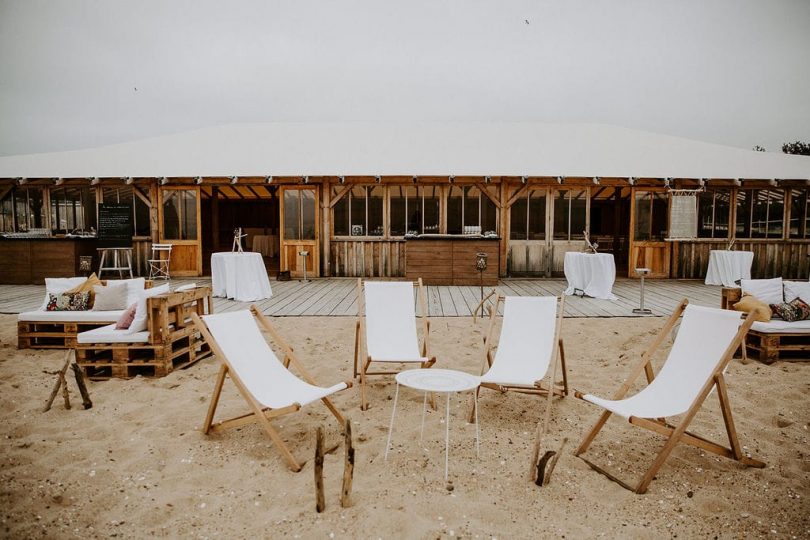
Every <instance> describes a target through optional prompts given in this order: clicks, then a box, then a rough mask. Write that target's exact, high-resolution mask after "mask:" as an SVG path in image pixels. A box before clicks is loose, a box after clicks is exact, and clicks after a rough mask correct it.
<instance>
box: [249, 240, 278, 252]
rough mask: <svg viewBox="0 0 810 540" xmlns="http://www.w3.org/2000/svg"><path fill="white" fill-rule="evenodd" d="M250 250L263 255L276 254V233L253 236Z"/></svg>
mask: <svg viewBox="0 0 810 540" xmlns="http://www.w3.org/2000/svg"><path fill="white" fill-rule="evenodd" d="M252 242H253V243H252V244H251V250H252V251H255V252H256V253H261V254H262V255H264V256H265V257H275V256H276V246H277V245H278V235H275V234H257V235H255V236H254V237H253V240H252Z"/></svg>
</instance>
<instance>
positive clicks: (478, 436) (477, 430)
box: [473, 388, 481, 457]
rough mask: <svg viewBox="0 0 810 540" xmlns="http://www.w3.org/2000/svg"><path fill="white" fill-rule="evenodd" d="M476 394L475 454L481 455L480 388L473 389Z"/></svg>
mask: <svg viewBox="0 0 810 540" xmlns="http://www.w3.org/2000/svg"><path fill="white" fill-rule="evenodd" d="M473 392H474V396H475V455H476V457H481V432H480V428H479V427H478V389H477V388H476V389H475V390H473Z"/></svg>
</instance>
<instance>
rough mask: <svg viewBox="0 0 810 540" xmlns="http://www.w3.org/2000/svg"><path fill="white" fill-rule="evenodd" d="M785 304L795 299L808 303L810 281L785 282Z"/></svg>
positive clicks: (809, 299)
mask: <svg viewBox="0 0 810 540" xmlns="http://www.w3.org/2000/svg"><path fill="white" fill-rule="evenodd" d="M783 283H784V286H785V302H792V301H794V300H795V299H797V298H801V299H802V300H803V301H805V302H807V303H810V281H785V282H783Z"/></svg>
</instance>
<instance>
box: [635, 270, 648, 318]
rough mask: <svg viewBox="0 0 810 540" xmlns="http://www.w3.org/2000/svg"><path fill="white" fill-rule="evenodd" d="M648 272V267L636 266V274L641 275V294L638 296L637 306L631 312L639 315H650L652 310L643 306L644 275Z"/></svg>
mask: <svg viewBox="0 0 810 540" xmlns="http://www.w3.org/2000/svg"><path fill="white" fill-rule="evenodd" d="M649 273H650V269H649V268H636V274H638V275H639V276H640V277H641V296H640V297H639V305H638V308H636V309H634V310H633V313H638V314H640V315H652V310H651V309H647V308H645V307H644V276H646V275H647V274H649Z"/></svg>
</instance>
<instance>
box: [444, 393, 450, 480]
mask: <svg viewBox="0 0 810 540" xmlns="http://www.w3.org/2000/svg"><path fill="white" fill-rule="evenodd" d="M449 464H450V392H447V410H446V412H445V417H444V481H445V482H447V469H448V465H449Z"/></svg>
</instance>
